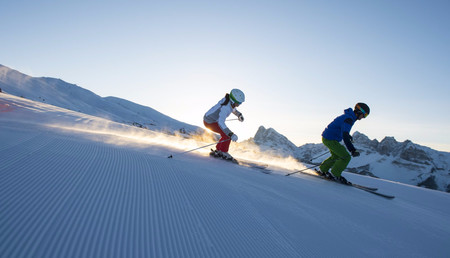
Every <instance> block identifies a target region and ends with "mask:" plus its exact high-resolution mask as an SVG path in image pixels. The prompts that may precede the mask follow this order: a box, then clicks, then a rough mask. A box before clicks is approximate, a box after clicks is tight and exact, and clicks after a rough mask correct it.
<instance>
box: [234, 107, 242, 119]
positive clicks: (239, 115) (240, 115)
mask: <svg viewBox="0 0 450 258" xmlns="http://www.w3.org/2000/svg"><path fill="white" fill-rule="evenodd" d="M233 114H235V115H236V116H237V117H238V118H239V121H241V122H243V121H244V116H243V115H242V113H241V112H239V111H238V110H237V109H233Z"/></svg>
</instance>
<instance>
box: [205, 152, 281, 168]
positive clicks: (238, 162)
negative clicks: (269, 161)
mask: <svg viewBox="0 0 450 258" xmlns="http://www.w3.org/2000/svg"><path fill="white" fill-rule="evenodd" d="M213 153H214V150H211V153H210V154H209V156H211V157H213V158H215V159H220V160H224V161H228V162H231V163H234V164H236V165H239V166H243V167H248V168H253V169H256V170H258V171H260V172H262V173H264V174H271V173H272V171H271V170H270V169H268V168H267V167H268V165H265V164H257V163H254V162H250V161H245V160H237V159H235V158H233V159H224V158H222V157H219V156H216V155H214V154H213Z"/></svg>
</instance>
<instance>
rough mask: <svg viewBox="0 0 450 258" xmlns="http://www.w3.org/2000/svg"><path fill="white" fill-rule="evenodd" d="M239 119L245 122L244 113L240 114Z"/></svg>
mask: <svg viewBox="0 0 450 258" xmlns="http://www.w3.org/2000/svg"><path fill="white" fill-rule="evenodd" d="M238 119H239V121H240V122H244V116H243V115H242V114H239V116H238Z"/></svg>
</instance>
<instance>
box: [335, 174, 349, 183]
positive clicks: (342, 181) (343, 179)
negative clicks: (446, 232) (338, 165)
mask: <svg viewBox="0 0 450 258" xmlns="http://www.w3.org/2000/svg"><path fill="white" fill-rule="evenodd" d="M337 181H338V182H339V183H341V184H344V185H348V184H349V182H348V181H347V179H346V178H345V177H343V176H340V177H338V178H337Z"/></svg>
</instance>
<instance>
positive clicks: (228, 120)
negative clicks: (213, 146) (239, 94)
mask: <svg viewBox="0 0 450 258" xmlns="http://www.w3.org/2000/svg"><path fill="white" fill-rule="evenodd" d="M234 120H239V118H233V119H228V120H225V121H227V122H228V121H234Z"/></svg>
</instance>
